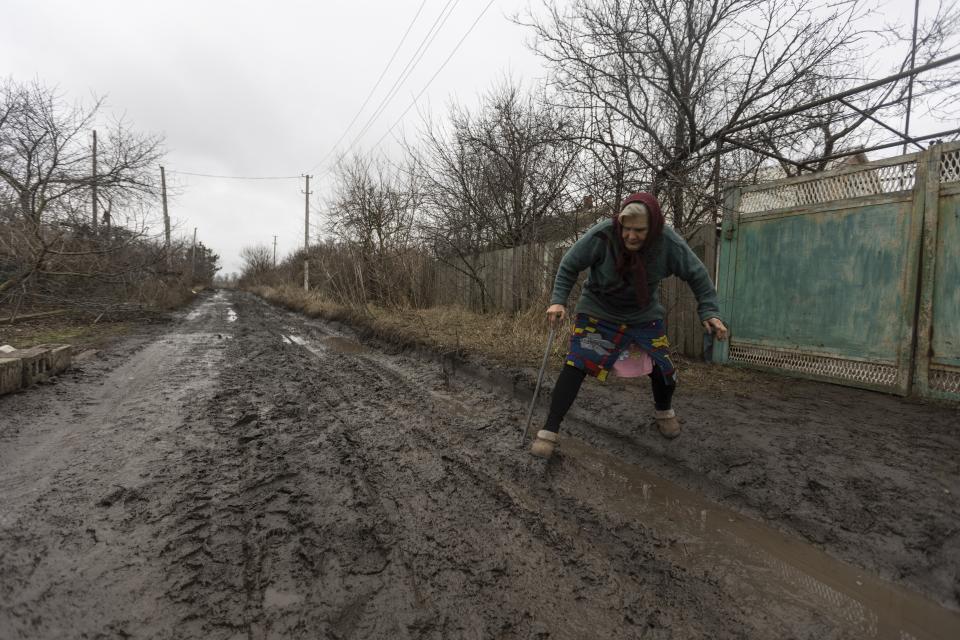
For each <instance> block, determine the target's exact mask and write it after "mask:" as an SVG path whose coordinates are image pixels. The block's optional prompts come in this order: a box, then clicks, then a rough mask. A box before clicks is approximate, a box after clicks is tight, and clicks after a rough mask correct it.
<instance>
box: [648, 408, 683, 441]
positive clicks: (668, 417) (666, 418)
mask: <svg viewBox="0 0 960 640" xmlns="http://www.w3.org/2000/svg"><path fill="white" fill-rule="evenodd" d="M653 415H654V417H655V418H656V419H657V428H658V429H660V435H662V436H663V437H664V438H670V439H673V438H676V437H677V436H678V435H680V421H679V420H677V414H676V412H674V410H673V409H667V410H666V411H654V412H653Z"/></svg>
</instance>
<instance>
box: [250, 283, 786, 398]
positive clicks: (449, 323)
mask: <svg viewBox="0 0 960 640" xmlns="http://www.w3.org/2000/svg"><path fill="white" fill-rule="evenodd" d="M254 293H256V294H258V295H260V296H261V297H263V298H265V299H267V300H269V301H270V302H272V303H274V304H278V305H280V306H283V307H286V308H288V309H291V310H294V311H299V312H302V313H304V314H306V315H308V316H312V317H320V318H324V319H327V320H334V321H339V322H344V323H346V324H349V325H351V326H353V327H355V328H357V329H359V330H360V331H361V333H365V334H367V335H370V336H374V337H377V338H380V339H384V340H387V341H389V342H393V343H397V344H402V345H410V346H421V347H426V348H429V349H432V350H437V351H441V352H456V353H460V354H464V355H467V354H475V355H483V356H486V357H489V358H492V359H494V360H496V361H499V362H501V363H503V364H505V365H508V366H520V367H531V368H535V369H538V368H539V367H540V363H541V362H542V361H543V349H544V347H545V346H546V340H547V334H548V326H547V322H546V318H545V314H544V311H545V309H546V306H547V305H546V304H544V305H543V307H542V309H541V308H533V309H530V310H528V311H524V312H521V313H516V314H509V313H503V312H498V313H487V314H479V313H475V312H473V311H470V310H468V309H465V308H463V307H458V306H445V307H434V308H430V309H385V308H382V307H375V306H372V305H367V306H365V307H359V308H350V307H346V306H343V305H339V304H336V303H332V302H330V301H327V300H324V299H323V298H322V297H320V296H319V295H317V294H316V293H310V294H306V293H304V292H303V290H302V289H299V288H295V287H258V288H255V289H254ZM572 328H573V327H572V325H571V324H570V323H568V322H565V323H563V326H562V328H561V329H560V330H559V331H558V332H557V335H556V337H555V338H554V342H553V349H552V352H551V354H550V357H549V359H548V366H549V369H550V370H552V371H559V370H560V368H561V367H562V366H563V358H564V356H565V355H566V349H567V344H568V342H569V339H570V333H571V331H572ZM675 360H676V361H677V363H678V368H679V369H680V371H681V377H682V381H683V384H682V385H681V389H683V388H686V389H694V388H695V389H697V391H698V392H706V393H710V394H713V395H719V394H721V393H732V392H736V391H737V390H738V389H744V388H747V387H756V386H757V385H758V384H763V385H766V386H770V387H773V388H776V389H777V390H780V391H782V390H783V389H784V388H785V385H787V384H788V380H787V379H785V378H782V377H779V376H772V375H765V374H763V373H759V372H756V371H750V370H747V369H740V368H736V367H721V366H717V365H711V364H708V363H705V362H699V361H695V360H691V359H688V358H685V357H683V356H679V355H677V356H675ZM613 383H614V384H622V385H636V384H643V385H645V384H646V380H638V379H619V380H617V379H614V381H613Z"/></svg>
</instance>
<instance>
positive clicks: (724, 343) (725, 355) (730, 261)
mask: <svg viewBox="0 0 960 640" xmlns="http://www.w3.org/2000/svg"><path fill="white" fill-rule="evenodd" d="M739 206H740V187H734V186H730V187H727V188H726V189H725V190H724V193H723V226H722V227H721V232H720V245H721V247H722V250H721V251H720V269H719V272H718V273H717V295H718V298H719V302H720V314H721V315H722V316H723V319H724V321H725V322H726V324H727V328H729V329H730V336H728V337H727V339H726V340H714V341H713V362H718V363H726V362H728V361H729V358H730V339H731V337H732V336H733V334H735V333H736V331H737V327H736V318H735V315H736V304H735V298H734V288H735V284H736V283H735V282H734V274H735V273H736V269H737V244H738V242H737V226H738V224H737V216H738V214H737V209H738V208H739Z"/></svg>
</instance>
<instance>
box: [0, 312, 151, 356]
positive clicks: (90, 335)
mask: <svg viewBox="0 0 960 640" xmlns="http://www.w3.org/2000/svg"><path fill="white" fill-rule="evenodd" d="M134 326H135V323H132V322H100V323H97V324H91V323H90V322H89V321H78V320H76V319H73V318H70V317H68V316H57V317H53V318H44V319H40V320H32V321H30V322H24V323H22V324H6V325H0V345H3V344H9V345H11V346H13V347H16V348H17V349H27V348H29V347H35V346H37V345H38V344H69V345H73V347H74V352H77V351H84V350H86V349H99V348H101V347H102V346H103V345H104V344H105V343H107V342H109V341H111V340H114V339H116V338H120V337H122V336H125V335H127V334H128V333H130V331H131V330H132V329H133V327H134Z"/></svg>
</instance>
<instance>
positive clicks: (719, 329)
mask: <svg viewBox="0 0 960 640" xmlns="http://www.w3.org/2000/svg"><path fill="white" fill-rule="evenodd" d="M703 328H704V329H706V330H707V333H709V334H711V335H713V337H715V338H716V339H717V340H726V339H727V334H728V333H729V331H727V325H725V324H723V321H722V320H720V318H707V319H706V320H704V321H703Z"/></svg>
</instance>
